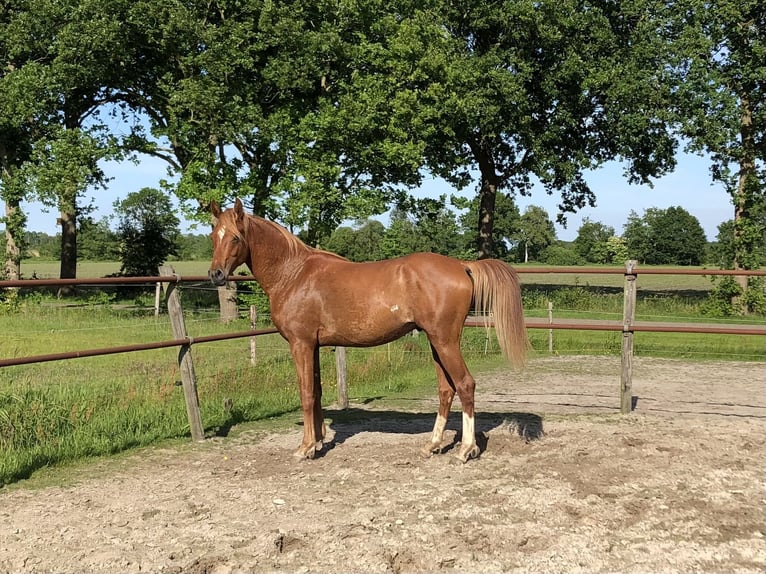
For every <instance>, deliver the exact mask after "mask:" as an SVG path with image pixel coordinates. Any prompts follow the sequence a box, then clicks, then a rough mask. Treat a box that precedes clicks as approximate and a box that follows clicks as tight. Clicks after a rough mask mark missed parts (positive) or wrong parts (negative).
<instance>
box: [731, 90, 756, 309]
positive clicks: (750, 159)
mask: <svg viewBox="0 0 766 574" xmlns="http://www.w3.org/2000/svg"><path fill="white" fill-rule="evenodd" d="M740 106H741V111H742V115H741V117H740V122H741V123H740V135H741V138H742V155H741V157H740V162H739V177H738V181H737V190H736V195H735V197H734V269H748V268H750V267H751V266H750V265H748V264H747V261H746V260H747V258H748V254H749V253H751V252H752V251H753V249H758V247H756V246H754V245H750V244H749V243H750V240H749V235H750V234H748V233H747V231H746V229H745V227H746V226H747V225H749V224H751V223H752V222H751V221H750V217H751V210H750V207H751V205H752V203H753V201H754V198H753V193H752V190H751V186H752V183H751V182H752V178H756V177H757V176H756V174H755V136H754V134H753V115H752V110H751V107H750V98H749V96H748V95H747V94H745V95H742V96H741V98H740ZM736 279H737V283H738V284H739V286H740V287H741V288H742V292H743V293H744V292H745V291H746V290H747V277H744V276H737V278H736ZM744 311H745V313H747V309H744Z"/></svg>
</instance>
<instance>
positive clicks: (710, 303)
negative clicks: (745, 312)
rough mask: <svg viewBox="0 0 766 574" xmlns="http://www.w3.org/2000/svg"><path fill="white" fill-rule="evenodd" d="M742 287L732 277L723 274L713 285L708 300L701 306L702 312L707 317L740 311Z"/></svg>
mask: <svg viewBox="0 0 766 574" xmlns="http://www.w3.org/2000/svg"><path fill="white" fill-rule="evenodd" d="M741 296H742V288H741V287H740V286H739V285H738V284H737V282H736V281H735V280H734V278H733V277H729V276H724V277H723V278H721V279H720V280H718V282H717V283H716V284H715V286H714V287H713V289H712V291H711V292H710V295H709V296H708V300H707V301H706V302H705V303H704V305H703V306H702V313H703V314H704V315H707V316H709V317H732V316H735V315H739V314H741V313H742V304H741V303H740V302H739V301H740V297H741Z"/></svg>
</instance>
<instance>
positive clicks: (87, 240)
mask: <svg viewBox="0 0 766 574" xmlns="http://www.w3.org/2000/svg"><path fill="white" fill-rule="evenodd" d="M78 225H79V229H78V232H77V234H78V239H77V244H78V249H77V252H78V257H79V258H81V259H85V260H87V261H115V260H116V259H119V256H120V247H119V239H118V238H117V235H116V234H115V233H114V232H113V231H112V230H111V229H110V228H109V220H108V219H107V218H103V219H101V220H100V221H94V220H93V219H92V218H90V217H81V218H80V221H79V222H78Z"/></svg>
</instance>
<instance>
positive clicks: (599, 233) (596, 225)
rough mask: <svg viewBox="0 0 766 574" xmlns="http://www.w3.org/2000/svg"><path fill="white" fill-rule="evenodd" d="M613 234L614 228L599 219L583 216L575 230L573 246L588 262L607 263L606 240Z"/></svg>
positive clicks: (607, 250) (608, 260)
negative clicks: (580, 223)
mask: <svg viewBox="0 0 766 574" xmlns="http://www.w3.org/2000/svg"><path fill="white" fill-rule="evenodd" d="M613 236H614V228H613V227H610V226H608V225H604V224H603V223H601V222H600V221H591V220H590V219H589V218H587V217H586V218H585V219H584V220H583V222H582V225H580V228H579V229H578V230H577V237H576V238H575V240H574V248H575V251H577V253H578V255H580V257H582V258H583V259H584V260H585V261H587V262H588V263H609V262H610V261H611V258H610V254H609V248H608V241H609V239H610V238H611V237H613Z"/></svg>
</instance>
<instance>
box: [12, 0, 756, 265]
mask: <svg viewBox="0 0 766 574" xmlns="http://www.w3.org/2000/svg"><path fill="white" fill-rule="evenodd" d="M765 35H766V5H764V3H763V2H761V1H760V0H736V1H735V0H714V1H713V2H709V1H708V2H701V1H700V0H682V1H680V2H672V3H668V2H662V1H659V0H629V1H627V2H619V3H614V2H611V1H603V0H587V1H586V2H583V1H581V0H556V1H552V0H542V1H540V0H534V1H533V0H506V1H503V2H495V3H476V2H473V1H468V0H457V1H455V0H450V1H449V2H447V1H445V0H415V1H406V2H405V1H399V0H394V1H393V2H391V1H386V2H383V1H381V0H356V1H353V2H341V3H338V2H327V1H326V0H269V1H265V0H212V1H211V0H186V1H183V2H182V1H180V0H172V1H170V2H154V1H153V0H14V1H13V2H4V3H3V10H0V196H2V199H3V201H4V203H5V214H4V223H5V228H6V249H5V252H6V256H5V275H6V276H8V277H11V278H13V277H17V276H18V275H19V273H20V258H21V254H22V253H23V252H24V244H23V242H24V237H25V236H24V225H25V214H24V213H23V211H22V209H21V205H22V202H23V201H24V200H28V199H39V200H41V201H43V202H44V203H46V204H48V205H50V206H51V207H52V208H54V209H57V210H58V211H59V213H60V216H59V221H60V226H61V232H60V259H61V277H74V276H75V274H76V261H77V257H78V249H79V245H78V231H81V230H82V229H83V225H82V222H78V219H79V218H80V217H87V212H88V205H87V203H86V201H85V199H84V194H85V191H86V190H96V191H98V190H99V189H103V188H104V187H105V186H106V185H108V182H107V181H106V176H105V174H104V173H103V170H102V166H103V162H104V161H105V160H119V161H127V160H130V159H134V160H135V159H137V158H140V157H142V156H144V155H150V156H155V157H159V158H162V159H163V160H165V161H166V162H167V164H168V168H169V170H170V172H171V174H172V175H174V176H176V178H177V183H172V184H171V183H168V184H167V186H166V188H165V189H163V190H162V191H163V192H164V193H166V194H170V193H173V194H175V195H176V196H177V198H179V199H180V200H181V202H182V205H183V206H184V209H186V211H187V215H189V216H190V217H194V216H197V217H198V218H199V220H200V221H204V220H205V217H206V215H205V209H206V206H207V205H208V204H209V201H210V200H213V199H215V200H216V201H218V202H220V203H224V204H225V203H227V202H228V200H230V199H231V198H232V197H233V196H238V197H240V198H242V199H244V200H246V202H247V203H248V205H249V207H250V208H251V209H252V210H253V211H254V212H255V213H256V214H259V215H265V216H268V217H271V218H273V219H276V220H278V221H280V222H282V223H284V224H285V225H287V226H288V227H290V228H291V229H294V230H300V232H301V234H302V236H303V237H304V239H305V240H306V241H307V242H309V243H310V244H313V245H321V244H323V243H325V242H327V241H328V240H329V238H330V236H331V234H332V232H333V231H334V230H335V229H336V228H337V227H338V226H339V225H340V224H341V223H342V222H343V221H346V220H349V219H352V220H353V219H357V220H364V219H366V218H368V217H370V216H374V215H377V214H381V213H383V212H385V211H387V210H388V209H390V208H391V207H394V208H395V209H396V211H395V213H397V212H398V213H401V214H406V217H405V216H403V217H400V218H399V223H396V221H397V218H396V217H394V218H393V222H392V224H393V223H396V225H400V226H403V227H404V226H406V222H405V219H407V218H410V219H412V218H414V219H415V220H418V221H419V220H420V219H423V225H425V222H426V220H428V221H430V222H431V223H432V224H433V225H435V226H438V225H439V214H438V210H436V212H435V213H434V210H433V209H431V208H430V207H429V206H428V205H424V204H422V203H420V202H418V201H415V200H413V199H412V198H411V197H410V196H409V190H410V189H412V188H414V187H417V186H418V185H419V184H420V183H421V181H422V178H423V177H424V175H425V174H429V175H431V176H437V177H442V178H444V179H446V180H447V181H449V182H451V183H452V184H453V185H454V186H455V188H456V189H458V190H461V189H465V188H467V187H468V188H473V189H474V191H475V194H474V197H473V199H471V200H468V203H470V209H468V212H469V213H471V215H470V217H471V218H473V219H472V221H470V222H469V223H470V226H471V227H472V232H471V233H472V235H473V237H472V238H468V240H467V242H464V243H463V244H462V245H461V246H460V249H462V250H463V251H462V252H464V253H465V252H466V251H468V252H470V253H471V254H472V255H474V256H476V257H479V258H481V257H488V256H498V257H504V258H505V257H507V253H506V252H507V251H509V250H512V249H517V250H518V249H523V251H524V257H523V260H527V259H535V258H538V257H539V253H536V252H535V249H539V248H540V247H539V246H540V245H542V244H543V243H544V242H545V237H546V234H549V232H550V230H546V229H545V226H544V225H533V223H534V222H535V221H537V222H538V223H539V222H540V221H539V220H541V219H542V214H541V213H539V212H536V211H534V210H530V211H529V212H525V213H524V214H522V215H520V218H522V219H523V218H526V219H525V221H526V223H529V225H527V226H526V227H525V226H519V228H518V229H515V230H512V232H513V233H516V234H519V235H518V236H514V237H513V240H512V241H510V240H509V239H508V238H510V237H511V235H510V234H511V231H509V230H505V229H504V226H505V225H506V224H507V222H506V221H504V220H503V217H504V216H503V215H502V214H501V213H500V209H499V206H500V205H501V204H502V203H503V202H504V201H505V199H504V198H509V197H510V198H511V199H512V198H513V197H516V196H518V195H526V194H529V193H531V191H532V186H533V183H534V182H539V183H540V184H542V186H543V187H544V188H545V190H546V191H547V192H548V193H553V194H556V195H558V196H559V197H560V198H561V202H560V204H559V207H560V211H559V213H558V214H556V217H557V219H559V220H563V219H565V217H566V213H568V212H571V211H574V210H576V209H578V208H580V207H582V206H584V205H594V204H595V202H596V198H595V196H594V194H593V192H592V190H591V189H590V188H589V186H588V184H587V182H586V180H585V178H584V175H583V174H584V173H585V172H586V171H587V170H590V169H594V168H596V167H598V166H599V165H602V164H603V163H605V162H608V161H612V160H615V159H619V160H622V161H623V162H624V163H625V165H626V174H625V175H626V177H627V178H628V179H629V180H630V181H631V182H644V183H647V182H651V180H652V179H653V178H655V177H658V176H661V175H663V174H665V173H667V172H669V171H671V170H672V169H673V168H674V167H675V154H676V152H677V150H678V149H679V148H681V147H684V148H687V149H690V150H692V151H700V152H706V153H707V154H709V156H710V157H711V177H712V179H713V180H715V181H720V182H723V183H724V185H725V186H726V189H727V190H728V192H729V193H730V195H731V198H732V203H733V222H732V225H731V227H730V229H729V232H730V233H731V238H730V242H729V244H730V245H731V254H732V259H731V261H732V263H731V265H732V266H733V267H735V268H751V267H752V266H754V265H760V264H761V261H762V256H761V255H762V251H763V250H762V248H763V232H764V226H763V217H762V211H763V209H762V206H763V203H764V194H765V193H766V192H765V190H764V171H765V170H766V167H765V166H764V159H765V158H766V151H765V150H766V143H765V142H764V135H763V134H764V132H766V130H764V127H766V105H765V104H766V102H765V100H766V99H765V98H764V84H765V83H766V80H765V78H766V63H765V62H766V42H764V36H765ZM463 207H465V208H467V206H463ZM418 210H425V211H427V212H429V213H431V215H429V216H428V217H425V219H424V218H423V217H421V214H420V212H419V211H418ZM86 227H87V224H86ZM533 232H534V233H538V232H539V233H540V234H541V235H539V236H538V235H533ZM636 232H638V228H637V230H636ZM645 245H647V244H645ZM514 246H515V247H514ZM581 246H582V249H583V253H585V255H582V254H581V256H585V257H591V256H594V257H595V255H591V251H590V249H589V248H588V249H586V247H587V246H586V245H585V244H584V243H582V242H581ZM618 247H619V246H618V245H612V246H611V247H609V248H608V249H612V250H614V249H617V248H618ZM594 253H595V252H594ZM518 256H519V255H518V253H516V255H514V257H518ZM650 256H651V255H646V256H645V257H646V258H647V259H648V258H649V257H650Z"/></svg>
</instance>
